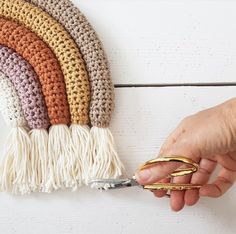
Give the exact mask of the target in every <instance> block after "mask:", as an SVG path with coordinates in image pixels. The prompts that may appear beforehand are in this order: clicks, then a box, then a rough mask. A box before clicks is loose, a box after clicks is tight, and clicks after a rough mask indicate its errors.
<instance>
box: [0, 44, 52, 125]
mask: <svg viewBox="0 0 236 234" xmlns="http://www.w3.org/2000/svg"><path fill="white" fill-rule="evenodd" d="M0 71H2V72H3V73H4V74H5V75H6V76H8V77H9V79H10V81H11V83H12V84H13V85H14V87H15V89H16V92H17V95H18V97H19V99H20V104H21V107H22V110H23V114H24V117H25V119H26V121H27V123H28V126H29V127H30V128H31V129H46V128H48V127H49V125H50V123H49V118H48V115H47V108H46V105H45V101H44V97H43V94H42V90H41V85H40V83H39V80H38V77H37V75H36V73H35V72H34V70H33V68H32V67H31V65H30V64H29V63H28V62H27V61H26V60H24V59H23V58H22V57H21V56H20V55H19V54H17V53H16V52H15V51H13V50H12V49H10V48H8V47H5V46H2V45H0Z"/></svg>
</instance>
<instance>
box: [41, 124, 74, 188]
mask: <svg viewBox="0 0 236 234" xmlns="http://www.w3.org/2000/svg"><path fill="white" fill-rule="evenodd" d="M72 155H73V148H72V141H71V133H70V130H69V128H68V126H67V125H65V124H58V125H53V126H51V127H50V129H49V139H48V160H49V163H50V172H49V180H48V182H47V185H46V187H47V189H48V190H52V189H54V190H57V189H63V188H73V187H74V186H76V178H75V175H74V172H73V169H72V168H73V167H72V165H73V163H72Z"/></svg>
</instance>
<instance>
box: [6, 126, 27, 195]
mask: <svg viewBox="0 0 236 234" xmlns="http://www.w3.org/2000/svg"><path fill="white" fill-rule="evenodd" d="M30 145H31V144H30V138H29V135H28V132H27V131H26V130H25V129H24V128H23V127H14V128H12V129H11V132H10V134H9V136H8V139H7V147H6V152H5V156H4V158H3V161H2V164H1V167H2V168H1V190H2V191H5V192H11V193H13V194H22V195H23V194H29V193H30V192H31V187H30V178H31V165H30Z"/></svg>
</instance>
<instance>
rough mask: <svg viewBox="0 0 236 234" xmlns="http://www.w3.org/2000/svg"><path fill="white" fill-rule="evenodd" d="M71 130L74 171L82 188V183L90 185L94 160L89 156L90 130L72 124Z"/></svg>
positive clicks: (86, 127)
mask: <svg viewBox="0 0 236 234" xmlns="http://www.w3.org/2000/svg"><path fill="white" fill-rule="evenodd" d="M70 129H71V134H72V143H73V151H74V152H73V155H74V157H73V171H74V175H75V178H76V180H77V183H78V186H80V185H81V184H82V182H84V183H85V184H87V183H88V178H89V177H88V175H89V169H90V168H91V167H92V158H91V154H89V140H90V132H89V130H90V128H89V127H88V126H87V125H85V126H81V125H78V124H72V125H71V127H70ZM74 189H76V187H75V188H74Z"/></svg>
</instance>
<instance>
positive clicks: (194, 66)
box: [74, 0, 236, 84]
mask: <svg viewBox="0 0 236 234" xmlns="http://www.w3.org/2000/svg"><path fill="white" fill-rule="evenodd" d="M74 2H75V3H76V5H78V6H79V7H80V8H81V10H82V11H83V12H84V13H85V15H86V16H87V17H88V19H89V21H90V22H91V23H92V24H93V25H94V27H95V29H96V31H97V32H98V34H99V36H100V38H101V39H102V41H103V43H104V46H105V48H106V51H107V54H108V58H109V60H110V62H111V67H112V71H113V78H114V82H115V83H116V84H147V83H149V84H169V83H216V82H217V83H221V82H236V78H235V77H236V43H235V41H236V25H235V24H234V23H233V22H235V21H236V15H235V8H236V2H235V1H225V0H212V1H196V0H192V1H182V0H175V1H161V0H146V1H144V0H135V1H134V0H125V1H124V0H120V1H117V0H90V1H87V0H74Z"/></svg>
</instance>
